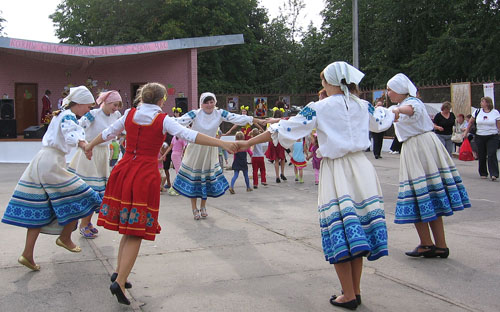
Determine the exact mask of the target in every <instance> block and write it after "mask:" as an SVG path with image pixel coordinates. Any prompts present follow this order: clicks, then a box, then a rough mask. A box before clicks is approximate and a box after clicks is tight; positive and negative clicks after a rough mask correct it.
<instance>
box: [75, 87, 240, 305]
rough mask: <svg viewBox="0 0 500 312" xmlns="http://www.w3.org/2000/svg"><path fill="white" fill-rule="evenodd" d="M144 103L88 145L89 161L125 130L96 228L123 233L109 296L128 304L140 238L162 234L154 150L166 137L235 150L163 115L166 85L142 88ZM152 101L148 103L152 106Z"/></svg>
mask: <svg viewBox="0 0 500 312" xmlns="http://www.w3.org/2000/svg"><path fill="white" fill-rule="evenodd" d="M141 92H142V94H141V97H142V103H141V104H140V106H138V107H137V108H131V109H129V110H127V111H126V112H125V114H124V115H123V116H122V117H121V118H120V119H118V120H117V121H116V122H115V123H113V124H112V125H111V126H110V127H108V128H107V129H105V130H104V131H103V132H102V133H101V135H98V136H97V137H96V138H95V139H93V140H92V142H90V143H89V144H88V147H87V148H86V149H85V151H86V153H87V157H89V158H90V157H91V156H92V148H93V147H94V146H96V145H98V144H100V143H102V142H105V141H108V140H110V139H112V138H114V137H115V136H117V135H118V134H120V133H121V132H122V131H123V130H126V131H127V148H126V152H125V155H124V156H123V158H122V159H121V161H120V162H119V163H118V164H117V165H116V166H115V167H114V168H113V171H112V172H111V175H110V177H109V180H108V184H107V186H106V191H105V193H104V198H103V202H102V206H101V211H100V213H99V219H98V220H97V225H99V226H104V228H106V229H108V230H113V231H118V232H119V233H120V234H123V237H122V239H121V241H120V247H119V249H118V260H117V267H116V272H115V273H113V274H112V276H111V281H112V282H113V283H112V284H111V286H110V290H111V293H112V294H113V295H116V297H117V300H118V302H120V303H123V304H127V305H129V304H130V301H129V300H128V299H127V297H126V296H125V295H124V292H123V291H124V289H125V288H131V287H132V285H131V284H130V283H129V282H127V278H128V275H129V274H130V271H131V270H132V267H133V266H134V263H135V260H136V258H137V254H138V253H139V248H140V246H141V242H142V239H147V240H154V239H155V236H156V234H158V233H159V232H160V229H161V227H160V225H159V224H158V211H159V205H160V188H159V187H158V185H160V180H161V177H160V173H159V171H158V152H159V150H160V147H161V146H162V144H163V141H164V139H165V136H166V134H167V132H168V133H170V134H172V135H174V136H179V137H181V138H183V139H184V140H186V141H189V142H195V143H196V144H201V145H209V146H220V147H222V148H224V149H226V150H229V151H235V150H236V147H237V145H236V143H231V142H225V141H221V140H218V139H215V138H212V137H209V136H206V135H204V134H201V133H198V132H196V131H193V130H191V129H187V128H185V127H183V126H181V125H179V124H178V123H177V122H175V121H174V120H173V119H172V118H170V117H168V116H167V115H166V114H165V113H163V111H162V106H163V104H164V103H165V101H166V99H167V98H166V94H167V92H166V89H165V86H163V85H162V84H159V83H148V84H146V85H144V87H143V88H142V90H141ZM150 103H152V104H150Z"/></svg>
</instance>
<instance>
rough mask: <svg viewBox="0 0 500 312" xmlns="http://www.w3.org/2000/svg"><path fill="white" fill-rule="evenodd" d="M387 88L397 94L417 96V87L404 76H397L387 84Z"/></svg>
mask: <svg viewBox="0 0 500 312" xmlns="http://www.w3.org/2000/svg"><path fill="white" fill-rule="evenodd" d="M387 87H389V88H390V89H391V90H392V91H394V92H396V93H398V94H409V95H411V96H417V87H415V85H414V84H413V82H411V80H410V78H408V77H406V75H405V74H401V73H399V74H397V75H396V76H394V77H392V78H391V79H390V80H389V81H388V82H387Z"/></svg>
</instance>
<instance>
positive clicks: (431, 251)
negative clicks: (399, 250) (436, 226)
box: [405, 245, 436, 258]
mask: <svg viewBox="0 0 500 312" xmlns="http://www.w3.org/2000/svg"><path fill="white" fill-rule="evenodd" d="M419 248H420V249H424V250H425V251H418V249H419ZM435 251H436V246H434V245H430V246H424V245H418V246H417V247H415V249H413V250H412V251H407V252H405V255H407V256H409V257H416V258H418V257H424V258H434V257H436V252H435Z"/></svg>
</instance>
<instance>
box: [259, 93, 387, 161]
mask: <svg viewBox="0 0 500 312" xmlns="http://www.w3.org/2000/svg"><path fill="white" fill-rule="evenodd" d="M393 120H394V114H393V113H392V111H389V110H387V109H386V110H384V109H382V108H381V107H377V108H374V107H373V106H372V105H371V104H370V103H368V102H367V101H364V100H361V99H359V98H357V97H355V96H353V95H351V96H350V97H349V98H346V97H345V96H344V95H343V94H337V95H332V96H329V97H327V98H326V99H323V100H321V101H318V102H311V103H309V104H307V106H306V107H304V108H303V109H302V110H301V111H300V112H299V114H298V115H297V116H294V117H291V118H290V119H288V120H281V121H280V122H279V123H277V124H273V125H271V126H270V127H269V130H268V131H270V132H271V134H272V139H273V143H274V144H275V145H277V144H278V142H279V143H280V144H281V145H282V146H283V147H285V148H289V147H290V146H292V145H293V144H294V143H295V141H296V140H297V139H299V138H302V137H305V136H307V135H309V134H310V133H311V131H312V130H313V129H314V128H316V133H317V136H318V142H319V149H318V150H319V154H320V155H318V157H328V158H332V159H335V158H339V157H343V156H345V155H346V154H348V153H353V152H358V151H364V150H366V149H367V148H368V147H369V146H370V139H369V136H368V131H373V132H381V131H384V130H387V129H388V128H389V127H390V126H391V124H392V121H393Z"/></svg>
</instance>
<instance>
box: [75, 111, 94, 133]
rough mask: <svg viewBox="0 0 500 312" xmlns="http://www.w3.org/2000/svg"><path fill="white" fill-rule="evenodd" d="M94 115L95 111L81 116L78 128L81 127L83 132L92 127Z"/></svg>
mask: <svg viewBox="0 0 500 312" xmlns="http://www.w3.org/2000/svg"><path fill="white" fill-rule="evenodd" d="M96 113H97V109H93V110H91V111H89V112H88V113H86V114H85V115H83V117H82V118H80V120H78V124H79V125H80V127H82V128H83V129H84V130H85V129H87V128H88V127H90V125H92V123H93V122H94V120H95V114H96Z"/></svg>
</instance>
